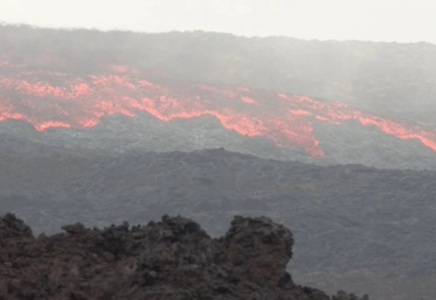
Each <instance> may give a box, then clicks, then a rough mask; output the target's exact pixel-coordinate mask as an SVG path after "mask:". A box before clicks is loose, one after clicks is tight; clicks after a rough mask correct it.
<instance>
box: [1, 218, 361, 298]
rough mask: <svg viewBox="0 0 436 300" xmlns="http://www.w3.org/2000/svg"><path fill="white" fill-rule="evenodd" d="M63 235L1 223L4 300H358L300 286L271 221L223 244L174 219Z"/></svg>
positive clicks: (240, 227)
mask: <svg viewBox="0 0 436 300" xmlns="http://www.w3.org/2000/svg"><path fill="white" fill-rule="evenodd" d="M63 229H64V230H65V231H66V233H62V234H57V235H53V236H51V237H46V236H45V235H40V236H39V237H38V238H34V237H33V235H32V232H31V230H30V228H29V227H28V226H27V225H25V224H24V223H23V222H22V221H21V220H19V219H17V218H16V217H15V216H14V215H12V214H7V215H6V216H4V217H3V218H0V299H151V300H152V299H301V300H303V299H305V300H311V299H313V300H328V299H334V300H348V299H349V300H358V298H357V297H356V296H354V295H347V294H346V293H343V292H339V293H338V295H337V296H334V297H333V298H330V297H328V296H327V295H326V294H325V293H323V292H321V291H319V290H316V289H312V288H308V287H302V286H298V285H296V284H295V283H294V282H293V281H292V279H291V277H290V275H289V274H288V273H286V271H285V269H286V264H287V263H288V261H289V259H290V258H291V256H292V245H293V237H292V233H291V232H290V231H289V230H288V229H286V228H285V227H283V226H282V225H278V224H276V223H274V222H272V221H271V220H270V219H268V218H265V217H259V218H243V217H240V216H238V217H235V219H234V220H233V222H232V224H231V227H230V229H229V231H228V232H227V234H226V235H225V236H224V237H221V238H219V239H212V238H210V237H209V236H208V235H207V234H206V232H205V231H203V230H202V229H201V228H200V227H199V225H198V224H197V223H195V222H193V221H191V220H189V219H185V218H182V217H168V216H164V217H162V220H161V221H160V222H158V223H155V222H150V223H149V224H148V225H147V226H134V227H131V228H130V227H129V225H128V223H123V224H122V225H119V226H114V225H112V226H111V227H108V228H105V229H103V230H100V229H96V228H94V229H92V230H91V229H87V228H85V226H84V225H82V224H81V223H76V224H74V225H68V226H64V227H63ZM362 299H368V298H367V297H366V296H364V297H363V298H362Z"/></svg>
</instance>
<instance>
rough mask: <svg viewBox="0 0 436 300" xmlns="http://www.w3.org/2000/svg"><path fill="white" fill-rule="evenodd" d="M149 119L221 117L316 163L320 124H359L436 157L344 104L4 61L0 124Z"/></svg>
mask: <svg viewBox="0 0 436 300" xmlns="http://www.w3.org/2000/svg"><path fill="white" fill-rule="evenodd" d="M138 111H145V112H148V113H149V114H151V115H153V116H154V117H156V118H157V119H159V120H162V121H171V120H174V119H188V118H196V117H200V116H205V115H208V116H213V117H215V118H216V119H218V120H219V121H220V122H221V124H222V126H223V127H225V128H226V129H229V130H234V131H236V132H237V133H239V134H241V135H245V136H249V137H264V138H267V139H269V140H271V141H273V142H274V143H275V144H276V145H277V146H280V147H301V148H303V149H304V150H306V151H307V152H308V153H309V154H311V155H312V156H321V155H323V151H322V149H321V147H320V142H319V141H318V140H317V139H316V137H315V134H314V132H313V131H314V128H313V122H314V121H315V120H317V121H320V122H328V123H331V124H336V125H340V124H342V123H343V122H345V121H349V120H354V121H357V122H360V123H361V124H363V125H373V126H375V127H377V128H379V129H380V130H381V131H383V132H384V133H386V134H389V135H392V136H396V137H398V138H400V139H417V140H419V141H420V142H421V143H422V144H424V145H425V146H427V147H429V148H431V149H433V150H434V151H436V133H435V132H431V131H426V130H424V129H423V128H421V127H418V126H414V127H407V126H406V125H403V124H400V123H397V122H394V121H391V120H388V119H383V118H381V117H377V116H374V115H371V114H368V113H365V112H362V111H359V110H355V109H353V108H350V107H348V106H346V105H345V104H343V103H339V102H322V101H317V100H314V99H311V98H308V97H304V96H298V95H288V94H283V93H282V94H275V93H271V92H267V91H261V90H252V89H249V88H247V87H240V86H239V87H222V86H213V85H208V84H193V83H181V82H175V81H170V80H167V79H165V80H163V79H159V80H157V81H153V80H150V79H149V78H146V76H145V75H143V74H142V75H141V74H140V72H138V71H137V70H133V69H130V68H129V67H128V66H125V65H110V66H108V68H107V71H105V72H101V73H99V74H93V75H86V76H82V77H77V76H73V75H71V74H68V73H62V72H49V71H31V70H29V69H28V68H26V67H25V66H22V65H13V64H11V63H8V61H7V60H5V59H2V60H0V121H4V120H9V119H13V120H25V121H27V122H29V123H30V124H32V125H33V126H34V127H35V129H36V130H38V131H43V130H46V129H48V128H52V127H55V128H56V127H63V128H74V127H76V128H77V127H93V126H95V125H97V124H98V123H99V122H100V119H101V118H102V117H104V116H108V115H113V114H123V115H126V116H129V117H136V116H137V112H138Z"/></svg>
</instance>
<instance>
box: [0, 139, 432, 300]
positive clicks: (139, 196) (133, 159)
mask: <svg viewBox="0 0 436 300" xmlns="http://www.w3.org/2000/svg"><path fill="white" fill-rule="evenodd" d="M28 146H29V145H27V147H28ZM33 149H35V150H34V151H32V152H31V154H27V155H24V154H22V153H21V154H13V153H10V152H8V153H3V154H1V155H2V157H1V159H0V162H1V165H0V178H1V181H0V184H1V186H0V190H1V191H2V194H1V196H0V197H1V203H2V205H1V208H0V212H1V213H6V212H9V211H11V212H14V213H15V214H17V215H18V216H19V217H20V218H23V219H24V220H25V221H26V222H27V223H28V224H31V225H32V227H33V228H34V231H35V232H36V233H37V234H39V233H40V232H42V231H45V232H47V233H54V232H57V231H59V230H60V227H61V226H62V225H65V224H70V223H75V222H77V221H80V222H83V223H84V224H85V225H87V226H93V225H96V226H99V227H103V226H109V225H110V224H111V223H112V222H117V223H121V222H122V221H123V220H129V222H131V223H145V222H148V221H150V220H154V219H156V216H159V215H162V214H164V213H169V214H182V215H185V216H188V217H189V218H192V219H194V220H196V221H198V222H199V223H200V224H203V225H202V226H203V227H204V228H205V229H206V230H207V231H208V232H210V233H211V234H212V235H213V236H218V235H221V234H223V233H224V232H225V230H226V228H227V227H228V224H229V223H230V221H231V219H232V218H233V216H234V215H241V214H242V215H248V216H261V215H266V216H269V217H271V218H273V219H274V220H276V221H279V222H282V223H283V224H285V225H286V226H289V228H293V232H294V235H295V240H296V244H295V248H296V250H297V251H296V255H295V257H294V260H293V262H292V264H291V266H290V268H291V269H292V270H293V274H294V276H295V277H296V278H297V279H298V280H300V282H312V283H313V284H314V285H315V286H317V287H321V288H323V289H327V290H328V291H329V292H333V291H335V290H338V289H341V288H344V289H347V290H350V291H351V292H357V293H360V294H362V293H370V294H371V295H374V299H386V298H389V299H405V300H406V299H407V300H408V299H410V295H415V294H416V293H417V290H419V291H420V293H422V295H423V296H424V295H431V294H432V293H433V292H435V293H436V291H434V290H433V284H430V283H431V282H432V281H433V280H434V279H435V276H434V274H435V270H436V265H435V263H434V262H433V260H432V259H431V258H432V257H434V256H435V255H436V240H435V238H434V232H435V224H436V219H435V209H436V206H435V202H434V195H435V194H436V190H435V189H436V187H435V185H434V182H435V181H436V173H434V172H430V171H411V170H378V169H372V168H367V167H363V166H358V165H354V166H353V165H348V166H328V167H321V166H314V165H307V164H304V163H300V162H283V161H275V160H264V159H259V158H257V157H254V156H249V155H243V154H238V153H233V152H228V151H225V150H224V149H216V150H204V151H197V152H193V153H183V152H171V153H145V154H137V155H133V154H131V155H127V154H125V155H117V156H116V157H113V156H106V155H104V154H102V153H99V154H97V153H91V154H89V155H87V156H85V157H78V156H76V155H75V154H73V153H70V154H64V153H58V152H56V151H55V150H49V149H45V150H44V151H43V152H41V153H38V152H37V150H36V149H37V148H36V146H35V147H34V148H33ZM50 151H52V152H50ZM344 282H346V286H341V284H342V283H344Z"/></svg>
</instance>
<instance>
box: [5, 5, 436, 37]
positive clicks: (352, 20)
mask: <svg viewBox="0 0 436 300" xmlns="http://www.w3.org/2000/svg"><path fill="white" fill-rule="evenodd" d="M0 21H2V22H7V23H26V24H33V25H37V26H41V27H84V28H98V29H101V30H110V29H127V30H133V31H145V32H163V31H172V30H177V31H185V30H198V29H200V30H205V31H218V32H229V33H234V34H237V35H245V36H267V35H285V36H291V37H296V38H303V39H321V40H325V39H339V40H347V39H354V40H371V41H397V42H417V41H427V42H432V43H435V44H436V0H0Z"/></svg>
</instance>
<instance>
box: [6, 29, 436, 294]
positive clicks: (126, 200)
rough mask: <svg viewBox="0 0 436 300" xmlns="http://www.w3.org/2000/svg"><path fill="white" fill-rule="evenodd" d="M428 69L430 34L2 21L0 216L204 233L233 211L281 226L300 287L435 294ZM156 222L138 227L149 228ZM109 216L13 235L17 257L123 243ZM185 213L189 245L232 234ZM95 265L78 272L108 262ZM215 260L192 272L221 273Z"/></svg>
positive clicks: (434, 161) (431, 75)
mask: <svg viewBox="0 0 436 300" xmlns="http://www.w3.org/2000/svg"><path fill="white" fill-rule="evenodd" d="M434 66H436V46H434V45H430V44H425V43H419V44H410V45H406V44H404V45H403V44H394V43H392V44H388V43H363V42H317V41H298V40H294V39H288V38H281V37H273V38H264V39H258V38H251V39H247V38H238V37H234V36H231V35H225V34H215V33H204V32H191V33H168V34H139V33H132V32H106V33H102V32H97V31H89V30H69V31H65V30H64V31H62V30H49V29H35V28H29V27H14V26H0V213H1V214H5V213H8V212H13V213H14V214H16V215H17V216H18V217H19V218H21V219H23V220H24V221H25V222H26V223H27V224H29V225H30V226H31V227H32V228H33V230H34V232H35V234H40V233H41V232H45V233H46V234H54V233H56V232H59V231H60V230H61V229H60V228H61V227H62V226H64V225H66V224H73V223H76V222H82V223H83V224H84V225H85V226H88V227H89V226H98V227H99V228H103V227H106V226H110V224H112V223H116V224H122V222H123V221H125V220H127V221H128V222H130V223H134V224H145V223H146V222H149V221H152V220H155V219H156V218H157V217H158V216H161V215H164V214H170V215H178V214H180V215H183V216H186V217H188V218H190V219H192V220H194V221H195V222H198V223H199V224H201V226H202V227H203V228H205V229H206V230H207V232H209V233H210V234H211V236H221V235H223V234H225V232H226V230H227V228H228V226H229V223H230V222H231V220H232V219H233V217H234V216H235V215H244V216H247V217H250V216H251V217H259V216H267V217H270V218H272V219H273V220H274V221H276V222H280V223H283V224H284V225H285V226H287V227H289V228H292V231H293V233H294V239H295V257H294V258H293V260H292V262H291V263H290V264H289V265H288V269H289V270H292V274H293V276H294V278H295V280H296V281H297V282H300V283H303V284H307V285H309V286H314V287H317V288H321V289H322V290H325V291H327V292H328V293H334V292H336V291H337V290H339V289H345V290H347V291H350V292H355V293H357V294H365V293H368V294H370V295H371V298H372V299H375V300H385V299H389V300H411V299H418V298H423V299H432V298H434V295H436V287H435V285H434V282H436V263H435V262H434V259H433V258H434V257H435V255H436V235H435V232H436V225H435V224H436V214H435V210H436V202H435V195H436V186H435V184H434V183H435V182H436V123H435V121H434V120H435V119H434V113H435V111H436V106H435V105H436V89H435V87H436V82H435V78H436V68H435V67H434ZM7 218H11V217H7ZM3 220H6V219H3ZM171 220H173V221H174V219H170V221H168V220H167V221H168V222H170V223H171V222H173V221H171ZM177 220H179V219H177ZM180 220H181V219H180ZM180 220H179V221H180ZM183 220H184V219H183ZM167 221H165V220H164V221H163V222H162V223H159V225H150V226H151V227H150V226H149V227H146V228H148V229H144V228H142V229H138V230H139V231H141V230H146V231H147V230H151V231H152V229H150V228H152V227H153V226H157V227H158V232H159V230H160V229H162V228H163V227H165V226H167V225H168V224H169V223H167ZM179 221H174V222H176V223H177V222H179ZM17 222H18V221H13V222H12V223H13V224H18V223H19V222H18V223H17ZM180 222H182V223H184V222H185V223H186V224H193V223H191V222H190V221H186V220H185V221H180ZM185 223H184V224H185ZM7 226H9V225H7ZM20 226H21V225H20ZM120 226H121V227H114V228H112V229H104V230H94V231H92V230H85V229H83V228H82V227H81V226H79V227H78V228H79V231H80V232H79V233H78V234H76V235H75V234H74V233H73V234H71V232H70V233H69V234H67V235H54V236H52V237H50V238H45V237H42V238H40V239H37V240H35V239H34V238H32V237H30V236H29V235H28V234H25V235H26V236H22V235H23V234H24V232H23V231H20V230H18V233H16V234H18V236H19V237H16V239H15V237H14V238H13V239H12V240H11V239H9V238H8V242H7V244H8V245H11V247H18V248H16V249H17V250H18V249H21V248H19V247H21V246H23V247H24V248H23V249H24V250H23V251H24V252H23V253H21V254H19V256H18V258H17V259H18V263H20V262H21V263H23V267H25V268H29V269H26V270H28V271H29V270H30V271H31V270H33V271H32V272H37V270H36V271H35V270H34V269H33V267H32V266H31V264H30V263H29V261H28V259H30V258H29V257H28V256H29V255H30V256H31V255H33V254H32V253H40V252H38V251H42V250H41V249H48V248H50V247H54V248H53V249H54V250H53V251H58V250H59V251H60V252H59V253H60V254H61V256H63V257H66V256H68V255H69V254H70V252H68V251H70V250H69V249H68V250H65V251H67V252H62V251H64V250H62V251H61V249H64V248H65V247H66V246H68V247H69V246H70V245H72V243H74V241H76V240H77V241H82V242H83V243H82V244H80V245H81V246H78V248H77V249H78V251H79V252H80V253H82V252H83V251H85V250H86V249H88V248H86V247H94V246H93V243H94V242H95V241H94V240H93V239H94V238H95V239H97V240H100V241H102V242H103V243H105V242H104V241H106V240H105V239H106V238H107V237H106V236H105V235H106V234H109V235H112V234H114V235H117V234H118V233H119V232H123V233H122V234H121V236H124V237H126V238H127V239H128V240H130V239H131V237H132V235H134V229H130V230H128V229H127V228H126V226H123V225H120ZM162 226H163V227H162ZM189 226H191V225H189ZM192 226H194V225H192ZM196 226H197V225H195V226H194V227H195V228H196V229H195V230H194V231H195V234H198V235H196V236H197V237H198V239H199V243H200V240H201V241H205V242H206V241H207V243H212V244H214V245H215V246H213V247H212V248H213V249H214V250H213V251H212V252H214V251H218V252H219V251H220V250H219V249H221V248H222V247H224V245H225V240H226V237H224V238H222V239H220V240H213V239H210V238H209V237H207V236H206V235H205V234H204V233H203V232H202V231H200V229H198V228H197V227H196ZM176 227H177V226H176ZM68 228H70V229H71V228H72V230H73V231H74V230H76V229H77V228H76V227H74V226H73V227H68ZM74 228H76V229H74ZM70 229H67V231H69V230H70ZM82 229H83V230H82ZM8 230H9V229H8ZM135 230H136V229H135ZM70 231H71V230H70ZM200 232H201V234H200ZM14 234H15V233H14ZM195 234H194V235H195ZM151 236H152V235H150V237H151ZM188 240H189V239H188ZM2 242H3V241H2ZM15 242H17V243H15ZM10 243H11V244H10ZM141 243H142V242H139V244H141ZM147 243H148V242H147ZM150 243H151V242H150ZM153 243H154V242H153ZM184 243H185V242H184V241H182V242H181V244H177V245H179V246H180V247H182V248H183V247H185V246H186V247H188V245H185V244H184ZM139 244H137V243H136V242H132V243H130V242H129V245H130V246H134V245H136V246H138V247H139V248H140V249H145V248H141V247H143V246H144V245H142V244H141V245H139ZM146 245H148V246H150V245H152V244H146ZM156 245H159V243H157V244H156ZM162 245H165V247H166V246H168V245H169V244H165V243H164V244H162ZM82 246H83V248H81V247H82ZM130 246H129V247H130ZM136 246H135V247H136ZM27 247H28V248H27ZM34 247H35V249H36V250H35V251H36V252H32V251H33V250H32V249H33V248H34ZM47 247H48V248H47ZM104 247H106V246H104ZM177 247H178V246H177ZM200 248H201V247H200ZM8 249H9V246H8ZM14 249H15V248H14ZM38 249H39V250H38ZM73 249H75V248H74V247H73ZM183 249H184V248H183ZM136 250H138V249H136ZM136 250H135V249H130V250H126V251H136ZM194 250H195V251H197V250H198V252H195V253H197V254H199V255H200V254H202V253H203V252H202V251H203V250H204V249H202V248H201V249H193V251H194ZM7 251H9V250H7ZM26 251H30V252H26ZM71 251H73V250H71ZM111 251H112V250H111ZM113 251H115V252H116V251H118V250H116V249H115V250H113ZM120 251H124V250H120ZM109 252H110V251H109ZM218 252H214V253H215V254H216V253H218ZM111 253H112V252H111ZM132 253H133V254H134V256H135V255H136V254H137V253H139V252H132ZM193 253H194V252H193ZM215 254H214V255H215ZM20 255H22V256H20ZM89 255H91V254H89V253H88V254H86V255H85V256H86V259H85V261H88V259H92V257H89ZM112 255H114V253H112ZM120 255H121V256H120V257H117V256H116V255H115V258H114V259H115V261H117V262H120V264H121V266H124V264H125V263H127V261H128V259H127V256H123V255H124V254H122V253H121V254H120ZM138 255H139V254H138ZM171 255H172V254H171ZM171 255H170V256H169V257H168V259H170V260H172V259H175V257H178V256H171ZM177 255H178V254H177ZM91 256H92V255H91ZM206 256H207V255H206ZM282 258H283V257H282ZM40 259H42V260H44V259H48V260H47V262H48V261H51V262H52V263H54V264H57V263H56V262H54V261H52V260H50V259H49V258H47V257H45V256H43V257H41V258H40ZM96 259H97V260H99V259H100V260H99V262H102V261H103V260H102V258H101V257H100V258H96ZM105 259H107V257H106V258H105ZM137 259H138V260H137V262H141V261H142V260H141V259H142V258H137ZM177 259H178V258H177ZM177 259H176V260H177ZM288 259H289V257H287V258H286V259H285V260H282V261H281V262H282V263H283V264H286V262H287V260H288ZM285 261H286V262H285ZM227 262H228V260H226V259H224V262H223V263H224V265H225V264H226V263H227ZM28 263H29V264H28ZM64 263H65V264H63V263H62V264H61V265H62V268H63V267H70V266H71V267H73V266H81V264H82V263H83V261H82V260H80V259H77V261H76V262H74V263H73V264H72V265H69V262H64ZM114 264H115V262H114V261H112V262H109V264H108V265H105V267H108V268H115V267H114ZM178 266H181V267H182V266H183V268H185V267H187V265H183V264H182V265H178ZM13 268H14V267H11V266H6V269H5V270H7V272H12V273H13V270H12V269H13ZM74 268H75V267H74ZM92 268H93V267H91V269H92ZM91 269H87V270H85V271H84V272H85V273H80V272H81V271H78V270H77V269H74V270H73V271H74V272H73V273H74V274H76V275H77V276H79V275H78V274H82V275H84V276H85V275H86V276H88V275H89V274H94V273H93V272H102V271H101V269H98V271H96V270H94V269H92V270H91ZM188 269H189V268H188ZM23 270H24V269H23ZM79 270H80V268H79ZM139 270H140V271H138V272H142V271H141V270H145V269H139ZM244 270H245V269H244ZM277 270H279V272H283V266H281V267H280V268H278V269H276V271H277ZM45 271H47V270H45ZM45 271H44V272H45ZM76 271H77V272H79V273H77V272H76ZM124 271H125V270H124ZM148 271H149V270H148V269H147V272H148ZM185 271H186V270H185V269H184V271H183V272H185ZM215 271H216V270H215V269H210V272H209V271H207V272H209V273H207V274H209V275H210V276H211V277H210V278H209V279H210V280H211V281H207V278H205V281H204V282H203V283H204V284H206V285H208V284H210V283H213V284H215V283H216V281H215V280H216V278H217V277H214V276H215V275H216V274H217V273H214V272H215ZM89 272H90V273H89ZM114 272H115V273H116V272H118V271H114ZM121 272H123V271H121ZM183 272H182V274H185V273H183ZM186 272H188V271H186ZM189 272H191V271H189ZM193 272H194V274H197V275H198V273H196V271H193ZM243 272H245V271H243ZM103 273H104V272H103ZM103 273H102V274H103ZM87 274H88V275H87ZM119 274H121V273H119ZM119 274H118V275H119ZM134 274H136V275H134ZM138 274H139V273H138ZM138 274H137V273H132V274H131V275H132V276H133V275H134V276H137V275H138ZM144 274H145V273H144ZM144 274H142V273H141V276H142V275H144ZM153 274H154V273H153ZM165 274H166V273H165ZM46 275H47V276H49V277H50V275H49V274H46ZM76 275H75V276H76ZM118 275H114V277H111V279H110V280H116V279H117V278H118V277H117V276H118ZM197 275H195V276H197ZM53 276H54V277H56V276H57V274H55V275H53ZM90 276H91V275H90ZM92 276H93V275H92ZM100 276H104V275H99V276H96V277H93V278H94V279H95V280H101V279H103V277H100ZM144 276H145V277H147V276H148V275H144ZM153 276H154V275H153ZM79 277H80V276H79ZM34 279H35V280H39V279H37V278H34ZM34 279H31V280H34ZM82 279H83V278H82ZM82 279H80V278H75V279H72V280H73V281H74V282H75V283H74V284H77V286H75V288H74V289H76V287H77V288H78V291H79V292H78V294H77V297H78V299H80V297H81V296H80V295H81V294H80V293H85V294H84V296H83V297H85V295H89V294H86V293H88V292H89V293H91V290H92V288H90V289H88V290H86V289H87V287H83V286H82V287H80V288H79V285H81V284H82V282H81V280H82ZM131 279H132V278H130V277H129V278H128V279H126V281H125V282H120V284H126V285H129V284H131V282H130V281H129V280H131ZM142 279H144V278H142ZM142 279H141V280H142ZM149 279H150V278H149ZM43 280H46V281H47V280H48V281H50V280H51V279H49V278H44V279H43ZM147 280H148V279H147ZM286 282H287V283H286V284H291V283H292V281H286ZM33 283H34V284H35V286H38V284H42V283H41V282H39V283H38V282H33ZM227 283H228V282H227ZM227 283H226V284H227ZM17 284H18V285H19V283H17V282H16V281H13V282H11V283H10V286H9V287H5V286H3V289H4V288H6V290H8V289H12V291H16V287H17ZM161 284H170V285H171V289H173V288H175V286H173V285H172V284H173V282H169V281H168V282H165V281H162V282H160V283H159V284H158V285H157V286H155V287H154V288H156V289H162V290H165V288H166V287H162V285H161ZM255 284H257V283H255ZM39 286H40V285H39ZM95 287H96V288H97V289H100V285H99V284H97V285H96V286H95ZM224 287H227V285H224ZM88 288H89V287H88ZM135 288H139V286H136V287H135ZM177 288H179V287H177ZM104 290H105V288H103V289H102V290H98V291H97V290H95V291H96V292H98V293H100V292H101V293H103V291H104ZM224 290H225V288H224V289H222V291H224ZM254 290H256V291H258V289H257V287H254ZM303 290H304V289H303ZM3 291H4V290H3ZM51 291H52V292H53V293H55V294H56V293H57V292H59V293H64V292H66V291H68V292H70V290H67V289H66V290H64V289H61V290H58V288H57V287H53V290H50V291H46V292H47V293H51ZM137 291H139V290H137ZM299 291H301V290H299ZM29 292H31V291H29ZM128 292H134V291H133V290H129V291H128ZM239 292H241V293H245V292H246V291H245V290H244V291H242V290H241V291H239ZM239 292H238V293H239ZM273 292H274V293H275V291H273ZM304 293H306V292H304V291H303V294H304ZM56 295H58V294H56ZM59 295H60V294H59ZM99 295H100V294H99ZM101 295H103V294H101ZM127 295H130V294H127ZM132 295H133V294H132ZM101 297H103V296H101ZM120 297H121V295H120ZM132 297H133V296H132ZM302 299H304V298H302ZM308 299H312V298H308ZM314 299H317V298H314Z"/></svg>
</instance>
